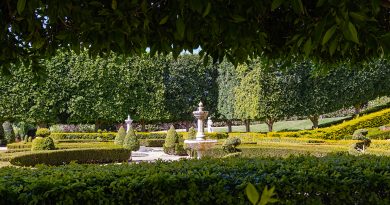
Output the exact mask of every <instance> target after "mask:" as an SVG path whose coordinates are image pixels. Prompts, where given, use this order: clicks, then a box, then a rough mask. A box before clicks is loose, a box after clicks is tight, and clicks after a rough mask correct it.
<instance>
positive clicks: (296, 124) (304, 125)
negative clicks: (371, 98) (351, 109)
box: [213, 117, 346, 132]
mask: <svg viewBox="0 0 390 205" xmlns="http://www.w3.org/2000/svg"><path fill="white" fill-rule="evenodd" d="M343 118H346V117H334V118H324V119H320V120H319V124H323V123H328V122H333V121H336V120H340V119H343ZM312 126H313V124H312V123H311V121H310V120H294V121H280V122H276V123H275V124H274V131H280V130H285V129H294V130H296V129H300V130H303V129H311V127H312ZM213 129H214V131H215V132H227V130H228V129H227V127H214V128H213ZM232 129H233V132H245V126H233V127H232ZM251 131H252V132H268V127H267V125H266V124H265V123H262V124H257V125H251Z"/></svg>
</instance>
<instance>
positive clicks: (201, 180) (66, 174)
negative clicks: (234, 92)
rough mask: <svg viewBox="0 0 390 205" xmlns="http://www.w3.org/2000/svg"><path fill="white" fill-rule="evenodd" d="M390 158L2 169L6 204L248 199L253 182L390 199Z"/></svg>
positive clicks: (286, 193) (304, 192) (300, 191)
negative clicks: (246, 194)
mask: <svg viewBox="0 0 390 205" xmlns="http://www.w3.org/2000/svg"><path fill="white" fill-rule="evenodd" d="M389 167H390V159H389V158H387V157H377V156H370V155H363V156H350V155H345V154H334V155H328V156H326V157H311V156H299V157H290V158H287V159H279V158H254V159H248V158H239V159H234V158H233V159H230V158H229V159H204V160H182V161H178V162H163V161H158V162H156V163H139V164H131V165H128V164H125V165H106V166H101V165H77V164H71V165H66V166H59V167H46V166H38V167H37V168H36V169H31V168H15V167H6V168H1V169H0V204H235V205H236V204H249V201H248V200H247V198H246V196H245V194H244V189H245V187H246V185H247V183H248V182H251V183H252V184H255V185H256V186H257V189H258V190H263V189H264V187H265V186H268V187H272V186H274V187H275V188H276V193H277V195H276V198H277V199H278V200H279V202H278V203H279V204H389V203H390V176H389V174H388V172H389V171H388V170H389Z"/></svg>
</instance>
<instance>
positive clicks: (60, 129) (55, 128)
mask: <svg viewBox="0 0 390 205" xmlns="http://www.w3.org/2000/svg"><path fill="white" fill-rule="evenodd" d="M50 131H51V132H52V133H64V132H88V133H90V132H95V125H93V124H79V125H71V124H66V125H63V124H56V125H52V126H50Z"/></svg>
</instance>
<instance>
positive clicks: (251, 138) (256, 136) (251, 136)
mask: <svg viewBox="0 0 390 205" xmlns="http://www.w3.org/2000/svg"><path fill="white" fill-rule="evenodd" d="M229 137H238V138H240V139H241V142H242V143H251V142H257V141H259V140H260V139H262V138H264V137H267V134H264V133H258V132H246V133H245V132H231V133H229Z"/></svg>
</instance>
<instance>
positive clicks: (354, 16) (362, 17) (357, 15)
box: [349, 12, 367, 21]
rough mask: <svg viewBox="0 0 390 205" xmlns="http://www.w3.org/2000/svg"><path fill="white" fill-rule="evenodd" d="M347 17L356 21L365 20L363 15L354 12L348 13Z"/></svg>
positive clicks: (365, 17)
mask: <svg viewBox="0 0 390 205" xmlns="http://www.w3.org/2000/svg"><path fill="white" fill-rule="evenodd" d="M349 16H351V17H352V18H354V19H356V20H358V21H365V20H366V19H367V16H366V15H364V14H360V13H356V12H349Z"/></svg>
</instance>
